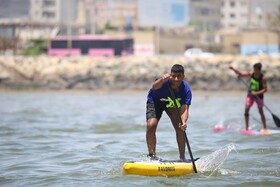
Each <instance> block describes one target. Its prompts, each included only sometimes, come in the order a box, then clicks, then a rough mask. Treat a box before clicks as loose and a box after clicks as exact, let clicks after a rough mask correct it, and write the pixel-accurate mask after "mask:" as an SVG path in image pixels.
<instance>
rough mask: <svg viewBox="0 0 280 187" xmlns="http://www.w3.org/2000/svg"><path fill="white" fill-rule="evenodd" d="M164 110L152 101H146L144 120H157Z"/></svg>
mask: <svg viewBox="0 0 280 187" xmlns="http://www.w3.org/2000/svg"><path fill="white" fill-rule="evenodd" d="M163 111H164V110H163V109H161V108H160V107H156V106H155V104H154V103H148V102H147V105H146V120H148V119H151V118H157V119H158V120H159V119H160V118H161V116H162V112H163Z"/></svg>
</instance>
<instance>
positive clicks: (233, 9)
mask: <svg viewBox="0 0 280 187" xmlns="http://www.w3.org/2000/svg"><path fill="white" fill-rule="evenodd" d="M221 5H222V6H221V25H222V27H224V28H227V27H237V28H264V27H267V26H268V23H269V20H270V18H271V15H272V14H273V13H275V12H276V11H277V8H278V6H279V5H280V1H279V0H222V2H221Z"/></svg>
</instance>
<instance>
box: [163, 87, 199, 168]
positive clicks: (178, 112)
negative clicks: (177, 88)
mask: <svg viewBox="0 0 280 187" xmlns="http://www.w3.org/2000/svg"><path fill="white" fill-rule="evenodd" d="M168 87H169V90H170V94H171V97H172V100H173V102H174V105H175V108H176V111H177V116H178V119H179V122H180V123H181V124H183V121H182V118H181V113H180V111H179V106H178V105H177V102H176V100H175V94H174V92H173V90H172V88H171V87H170V85H169V84H168ZM184 133H185V139H186V144H187V147H188V151H189V154H190V157H191V161H192V164H193V170H194V172H195V173H197V170H196V166H195V162H194V159H193V155H192V151H191V146H190V143H189V140H188V137H187V133H186V131H184Z"/></svg>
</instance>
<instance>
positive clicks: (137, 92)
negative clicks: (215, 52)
mask: <svg viewBox="0 0 280 187" xmlns="http://www.w3.org/2000/svg"><path fill="white" fill-rule="evenodd" d="M28 93H38V94H49V95H51V94H61V95H63V94H77V95H79V94H81V95H82V94H94V95H144V96H146V95H147V94H148V90H135V89H129V90H113V91H112V90H108V89H99V90H65V89H64V90H42V89H38V90H30V89H29V90H23V89H22V90H8V89H7V90H6V89H0V94H1V95H4V94H28ZM192 94H193V96H206V97H209V96H210V97H211V96H224V97H231V96H244V97H245V96H246V94H247V91H246V90H244V91H239V90H236V91H213V90H206V91H205V90H192ZM265 96H266V97H280V93H279V92H275V91H274V92H267V93H265Z"/></svg>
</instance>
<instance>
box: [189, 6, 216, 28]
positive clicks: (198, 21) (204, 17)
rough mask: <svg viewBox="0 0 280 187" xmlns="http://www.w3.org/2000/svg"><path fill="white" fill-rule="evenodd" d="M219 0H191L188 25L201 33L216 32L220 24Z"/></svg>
mask: <svg viewBox="0 0 280 187" xmlns="http://www.w3.org/2000/svg"><path fill="white" fill-rule="evenodd" d="M220 7H221V0H211V3H209V0H199V1H197V0H191V1H190V12H189V14H190V23H189V24H190V25H194V26H195V27H196V28H199V29H200V30H202V31H209V30H210V31H213V30H218V29H219V28H220V26H221V24H220V18H221V14H220Z"/></svg>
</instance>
